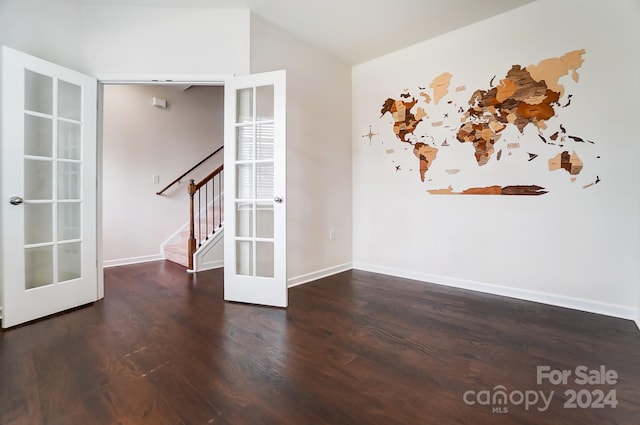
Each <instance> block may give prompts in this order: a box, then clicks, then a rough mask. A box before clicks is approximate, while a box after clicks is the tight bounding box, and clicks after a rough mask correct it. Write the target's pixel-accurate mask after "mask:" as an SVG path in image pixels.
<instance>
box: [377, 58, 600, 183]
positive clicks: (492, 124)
mask: <svg viewBox="0 0 640 425" xmlns="http://www.w3.org/2000/svg"><path fill="white" fill-rule="evenodd" d="M585 53H586V52H585V50H574V51H571V52H568V53H566V54H565V55H563V56H561V57H557V58H549V59H544V60H542V61H540V62H539V63H538V64H537V65H529V66H524V67H523V66H521V65H513V66H511V69H509V70H507V72H506V73H505V74H504V76H503V77H502V78H500V79H499V80H498V82H497V83H496V84H494V82H495V80H496V76H494V77H493V78H491V80H490V81H489V83H488V87H487V88H481V89H477V90H475V91H474V92H473V93H472V94H471V95H470V96H469V97H468V99H467V101H466V102H467V103H466V104H464V103H462V102H461V104H460V105H458V103H457V102H456V101H455V100H454V99H450V100H447V95H448V94H450V93H456V94H458V93H460V94H464V92H465V91H466V87H465V86H457V87H455V90H451V89H450V87H449V86H450V84H451V81H452V75H451V74H450V73H447V72H445V73H443V74H441V75H439V76H437V77H435V78H434V79H433V80H432V81H431V82H430V84H428V85H426V86H427V87H428V88H427V87H419V88H418V93H419V96H418V97H415V96H413V95H412V94H411V93H410V92H409V90H408V89H406V90H405V91H404V92H403V93H402V94H400V96H399V98H397V99H396V98H388V99H387V100H385V101H384V103H383V105H382V108H381V110H380V112H381V117H385V116H386V115H387V114H389V115H390V116H391V117H392V122H393V133H394V135H395V137H396V138H397V139H398V140H399V141H400V142H401V143H404V144H407V145H405V146H407V147H408V146H409V145H410V146H411V148H412V151H413V155H415V157H416V158H417V160H418V166H417V167H416V168H417V169H418V170H419V176H420V179H421V180H422V181H423V182H424V181H425V179H427V176H428V172H429V169H430V168H432V166H433V164H434V163H435V162H436V161H438V152H439V149H447V148H450V147H451V146H452V144H455V143H459V144H469V145H472V146H473V155H474V160H475V163H476V164H477V166H479V167H485V166H487V165H488V164H491V163H492V161H500V159H501V158H502V157H503V155H502V153H503V148H504V149H505V150H506V151H508V153H507V155H509V156H510V155H511V153H512V152H511V150H513V149H518V148H520V146H521V141H520V140H514V141H510V142H509V143H507V142H502V145H504V146H503V148H502V147H501V148H500V149H499V150H498V151H497V152H496V146H497V143H498V142H499V141H500V140H501V137H502V136H503V134H504V133H505V131H506V129H509V128H515V129H517V132H518V133H517V134H520V135H524V134H525V129H526V128H528V127H533V128H534V130H535V131H536V132H537V137H535V139H536V140H535V143H542V144H544V145H545V146H546V147H547V148H549V147H551V146H553V147H554V149H556V150H557V152H555V151H554V152H555V153H554V154H553V155H552V156H550V157H548V158H546V160H547V161H548V170H549V171H555V170H564V171H565V172H566V173H568V174H569V176H570V178H571V179H572V180H571V181H575V179H576V178H577V175H578V174H580V173H581V172H582V170H583V168H584V164H583V162H582V159H581V158H580V157H579V155H578V153H577V152H576V149H578V147H579V146H581V145H586V144H593V142H592V141H590V140H587V139H585V138H583V137H579V136H576V135H571V134H568V132H567V130H566V128H565V126H564V125H563V124H562V123H556V124H558V127H557V128H550V122H555V121H557V119H556V118H557V112H558V109H559V108H566V107H570V105H571V100H572V95H571V94H567V93H565V87H564V86H563V85H562V84H561V79H562V78H563V77H565V78H567V77H570V78H571V79H573V81H574V82H576V83H578V81H579V74H578V70H579V69H580V67H581V66H582V64H583V62H584V59H583V55H584V54H585ZM438 104H439V105H438ZM429 114H431V115H433V118H430V117H429ZM428 122H430V124H431V128H430V129H429V128H428V127H427V125H428V124H427V123H428ZM452 122H453V125H446V124H450V123H452ZM438 127H441V128H438ZM435 130H440V132H439V133H438V132H436V131H435ZM442 131H445V132H446V134H447V135H450V136H451V137H448V136H445V138H444V141H442V142H440V140H441V139H439V141H438V144H436V142H435V137H438V135H440V137H442V136H441V135H442ZM376 134H377V133H376ZM371 135H372V133H371V130H370V132H369V138H370V139H371ZM449 139H451V141H449ZM522 142H525V141H524V140H523V141H522ZM569 144H571V145H572V146H571V147H567V146H566V145H569ZM502 145H501V146H502ZM527 146H529V148H531V142H530V141H529V142H527ZM532 150H535V149H532ZM388 152H389V151H388ZM391 152H392V150H391ZM545 152H549V150H548V149H547V150H546V151H545ZM527 153H528V157H526V158H527V159H526V160H525V161H524V163H523V166H526V165H527V162H531V161H533V160H541V159H542V158H538V156H539V155H538V154H537V153H535V152H527ZM489 166H490V165H489ZM399 169H400V168H399V166H397V167H396V170H399ZM459 171H460V170H459V169H457V168H455V164H451V168H449V169H447V170H446V172H447V173H448V174H457V173H458V172H459ZM599 181H600V178H599V177H597V176H596V178H595V181H594V182H592V183H590V184H588V185H585V186H583V187H589V186H592V185H593V184H595V183H598V182H599ZM427 192H429V193H430V194H434V195H436V194H459V195H467V194H486V195H542V194H544V193H547V192H548V191H547V190H546V189H545V188H544V187H541V186H539V185H536V184H525V185H522V184H513V185H499V184H497V185H491V186H482V187H467V188H462V189H461V190H459V191H455V190H454V189H453V188H452V187H451V186H449V187H447V188H441V187H438V188H433V189H429V190H427Z"/></svg>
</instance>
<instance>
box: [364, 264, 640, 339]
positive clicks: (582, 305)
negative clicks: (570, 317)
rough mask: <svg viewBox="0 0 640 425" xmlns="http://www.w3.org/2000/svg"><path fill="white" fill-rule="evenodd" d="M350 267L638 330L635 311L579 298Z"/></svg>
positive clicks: (378, 268) (393, 270) (379, 268)
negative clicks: (623, 322) (599, 317)
mask: <svg viewBox="0 0 640 425" xmlns="http://www.w3.org/2000/svg"><path fill="white" fill-rule="evenodd" d="M353 268H354V269H357V270H363V271H368V272H373V273H380V274H386V275H390V276H395V277H402V278H406V279H413V280H418V281H422V282H429V283H435V284H437V285H443V286H450V287H454V288H460V289H468V290H472V291H478V292H483V293H487V294H493V295H500V296H504V297H510V298H516V299H520V300H525V301H533V302H538V303H542V304H549V305H553V306H558V307H565V308H570V309H573V310H580V311H586V312H589V313H596V314H604V315H606V316H612V317H618V318H621V319H630V320H636V324H638V328H640V324H639V323H638V321H640V318H638V312H637V310H635V309H633V308H629V307H624V306H621V305H615V304H608V303H601V302H597V301H591V300H585V299H581V298H574V297H567V296H564V295H557V294H549V293H546V292H538V291H530V290H527V289H519V288H509V287H505V286H500V285H494V284H490V283H484V282H476V281H471V280H464V279H454V278H451V277H447V276H440V275H432V274H428V273H421V272H415V271H409V270H402V269H396V268H392V267H383V266H376V265H373V264H365V263H359V262H355V263H354V264H353Z"/></svg>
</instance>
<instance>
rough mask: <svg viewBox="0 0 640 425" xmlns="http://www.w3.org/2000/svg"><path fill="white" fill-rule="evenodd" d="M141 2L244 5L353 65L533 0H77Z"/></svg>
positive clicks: (155, 4) (149, 4) (183, 5)
mask: <svg viewBox="0 0 640 425" xmlns="http://www.w3.org/2000/svg"><path fill="white" fill-rule="evenodd" d="M80 1H81V2H82V3H91V4H113V5H126V6H141V7H180V8H193V7H203V8H218V9H231V8H232V9H239V8H246V9H250V10H251V11H253V12H254V13H255V14H257V15H259V16H261V17H263V18H264V19H266V20H268V21H271V22H272V23H274V24H276V25H277V26H279V27H281V28H283V29H285V30H287V31H289V32H291V33H293V34H296V35H297V36H298V37H300V38H302V39H303V40H306V41H307V42H308V43H310V44H312V45H314V46H316V47H318V48H320V49H323V50H326V51H328V52H331V53H332V54H334V55H335V56H337V57H339V58H341V59H342V60H343V61H345V62H347V63H349V64H352V65H355V64H358V63H362V62H366V61H367V60H369V59H373V58H376V57H379V56H382V55H385V54H387V53H391V52H393V51H396V50H399V49H402V48H404V47H407V46H410V45H412V44H415V43H418V42H420V41H423V40H427V39H430V38H434V37H437V36H439V35H441V34H444V33H447V32H450V31H453V30H456V29H458V28H462V27H464V26H467V25H470V24H473V23H475V22H479V21H482V20H484V19H487V18H490V17H492V16H496V15H499V14H501V13H504V12H507V11H509V10H511V9H515V8H517V7H520V6H523V5H525V4H527V3H532V2H533V1H535V0H398V1H394V0H315V1H311V0H80Z"/></svg>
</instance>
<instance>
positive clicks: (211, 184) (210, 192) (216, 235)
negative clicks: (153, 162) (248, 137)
mask: <svg viewBox="0 0 640 425" xmlns="http://www.w3.org/2000/svg"><path fill="white" fill-rule="evenodd" d="M223 148H224V146H221V147H219V148H218V149H217V150H216V151H214V152H213V153H212V154H210V155H208V156H207V157H206V158H205V159H203V160H201V161H200V162H198V163H197V164H196V165H194V166H193V167H191V168H190V169H189V170H187V171H186V172H184V173H183V174H182V175H181V176H180V177H178V178H176V179H175V180H174V181H173V182H171V183H170V184H169V185H168V186H167V187H165V188H164V189H162V190H161V191H159V192H157V193H156V194H157V195H162V193H163V192H164V191H166V190H167V189H169V188H170V187H171V186H173V185H174V184H176V183H178V182H180V179H182V178H183V177H185V176H186V175H187V174H189V173H190V172H192V171H193V170H195V169H196V168H197V167H199V166H200V165H202V164H203V163H204V162H205V161H206V160H207V159H209V158H211V157H213V156H214V155H215V154H216V153H218V152H220V151H221V150H222V149H223ZM223 171H224V164H223V165H220V166H219V167H218V168H216V169H215V170H214V171H212V172H211V173H210V174H209V175H208V176H206V177H205V178H203V179H202V180H201V181H199V182H198V183H196V182H195V181H194V180H193V179H191V180H190V181H189V187H188V193H189V222H188V223H187V224H185V225H184V226H183V227H182V228H181V229H179V230H178V231H177V232H176V233H174V234H173V235H172V236H171V237H170V238H169V239H168V240H167V241H165V242H164V243H163V244H162V252H163V254H164V258H165V259H167V260H169V261H172V262H174V263H178V264H181V265H183V266H185V267H187V269H189V270H190V271H197V270H198V268H199V267H198V266H199V265H198V264H194V257H197V258H198V259H202V260H203V261H205V262H206V258H207V256H208V255H209V252H210V251H211V249H212V248H213V247H216V244H217V246H218V249H219V247H220V244H219V242H220V241H221V237H222V233H223V224H224V209H223V200H224V197H223V186H224V185H223V180H224V173H223ZM198 250H202V251H201V252H200V253H199V254H198V255H197V256H196V255H194V254H196V253H197V252H198ZM218 256H219V258H220V260H219V261H218V262H219V263H222V257H221V256H222V254H221V253H220V254H218ZM209 266H211V264H209ZM218 267H219V265H218Z"/></svg>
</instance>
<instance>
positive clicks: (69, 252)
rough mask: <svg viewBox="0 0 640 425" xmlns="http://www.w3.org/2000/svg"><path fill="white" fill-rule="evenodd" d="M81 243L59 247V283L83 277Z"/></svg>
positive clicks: (65, 244) (60, 245)
mask: <svg viewBox="0 0 640 425" xmlns="http://www.w3.org/2000/svg"><path fill="white" fill-rule="evenodd" d="M81 248H82V244H81V242H74V243H64V244H59V245H58V282H64V281H67V280H71V279H77V278H79V277H80V276H81V262H80V260H81V258H82V257H81V252H82V251H81Z"/></svg>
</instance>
